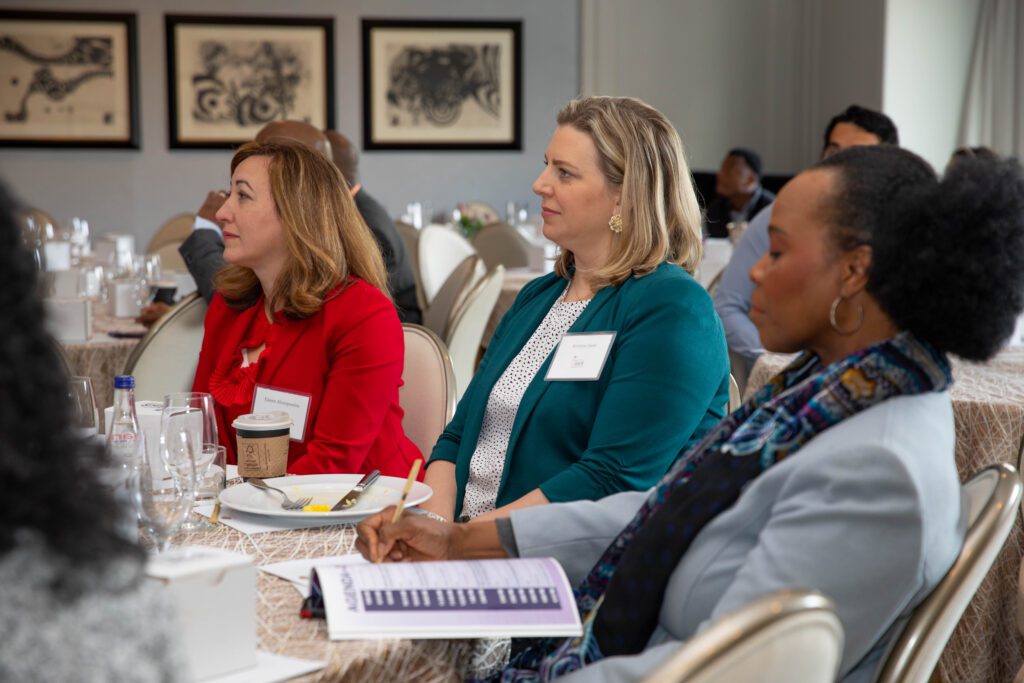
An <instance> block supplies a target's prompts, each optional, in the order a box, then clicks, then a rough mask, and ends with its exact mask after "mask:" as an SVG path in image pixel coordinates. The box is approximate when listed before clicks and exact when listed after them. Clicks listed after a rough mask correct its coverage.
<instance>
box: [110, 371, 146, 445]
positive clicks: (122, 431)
mask: <svg viewBox="0 0 1024 683" xmlns="http://www.w3.org/2000/svg"><path fill="white" fill-rule="evenodd" d="M141 440H142V437H141V436H140V433H139V418H138V417H137V416H136V415H135V378H134V377H132V376H131V375H118V376H117V377H115V378H114V412H113V415H112V416H111V420H110V436H109V437H107V449H108V450H109V451H110V455H111V457H112V458H113V460H114V462H115V463H119V464H125V463H128V462H131V461H133V460H135V458H136V457H137V456H138V455H139V452H138V448H139V444H140V441H141Z"/></svg>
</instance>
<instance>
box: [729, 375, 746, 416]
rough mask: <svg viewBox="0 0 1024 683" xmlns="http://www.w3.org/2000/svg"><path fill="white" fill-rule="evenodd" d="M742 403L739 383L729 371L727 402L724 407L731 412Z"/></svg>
mask: <svg viewBox="0 0 1024 683" xmlns="http://www.w3.org/2000/svg"><path fill="white" fill-rule="evenodd" d="M741 405H743V397H742V395H741V394H740V385H739V384H737V383H736V378H735V377H733V376H732V373H731V372H730V373H729V403H728V404H726V408H727V409H728V411H729V412H730V413H731V412H732V411H734V410H736V409H737V408H739V407H740V406H741Z"/></svg>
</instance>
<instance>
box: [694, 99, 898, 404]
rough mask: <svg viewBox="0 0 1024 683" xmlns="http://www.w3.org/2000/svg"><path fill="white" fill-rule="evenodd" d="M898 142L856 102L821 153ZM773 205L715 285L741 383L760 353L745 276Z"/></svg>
mask: <svg viewBox="0 0 1024 683" xmlns="http://www.w3.org/2000/svg"><path fill="white" fill-rule="evenodd" d="M880 144H885V145H898V144H899V133H898V132H897V130H896V126H895V124H893V122H892V120H891V119H890V118H889V117H888V116H886V115H885V114H883V113H881V112H877V111H872V110H870V109H865V108H864V107H859V106H857V105H855V104H853V105H850V106H849V107H847V108H846V109H845V110H844V111H842V112H841V113H839V114H836V115H835V116H833V117H832V120H831V121H829V122H828V126H827V127H826V128H825V140H824V146H823V147H822V150H821V158H822V159H825V158H828V157H829V156H830V155H832V154H835V153H836V152H839V151H841V150H844V149H847V148H849V147H856V146H862V145H880ZM771 216H772V207H771V205H768V206H766V207H765V208H763V209H761V211H759V212H758V213H757V214H756V215H755V216H754V219H753V220H752V221H751V222H750V225H748V226H747V230H746V232H744V233H743V236H742V237H740V239H739V242H737V244H736V248H735V250H734V251H733V254H732V258H731V259H730V260H729V264H728V265H727V266H726V267H725V270H723V271H722V276H721V278H720V279H719V281H718V286H717V287H716V288H715V292H714V299H715V310H716V311H718V315H719V316H721V318H722V325H723V326H724V327H725V339H726V341H727V342H728V343H729V351H730V352H731V353H730V357H731V359H732V361H733V367H732V373H733V375H735V376H736V379H737V381H740V383H741V384H743V383H745V381H746V376H747V373H748V372H749V371H750V369H751V368H753V366H754V363H755V362H756V361H757V358H758V356H760V355H761V354H762V353H764V347H763V346H762V344H761V338H760V337H759V336H758V334H757V329H756V327H755V326H754V323H753V322H752V321H751V319H750V295H751V293H752V292H753V290H754V286H753V283H752V282H751V281H750V278H749V277H748V273H749V272H750V268H751V266H753V265H754V263H756V262H757V261H758V260H759V259H760V258H761V257H762V256H764V254H765V253H767V251H768V223H769V222H770V221H771Z"/></svg>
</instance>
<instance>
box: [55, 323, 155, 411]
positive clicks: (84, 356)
mask: <svg viewBox="0 0 1024 683" xmlns="http://www.w3.org/2000/svg"><path fill="white" fill-rule="evenodd" d="M145 331H146V328H145V327H143V326H142V325H140V324H139V323H137V322H135V321H133V320H131V319H122V318H110V317H107V316H100V315H97V316H95V318H94V319H93V336H92V338H91V339H89V340H88V341H82V342H61V346H62V347H64V352H65V354H66V355H67V358H68V364H69V365H70V366H71V372H72V373H74V374H75V375H77V376H81V377H88V378H90V379H91V380H92V389H93V392H94V393H95V396H96V407H97V408H98V409H99V411H100V419H102V416H103V409H104V408H106V407H107V406H110V405H113V403H114V376H115V375H120V374H121V373H122V372H124V366H125V364H126V363H127V362H128V357H129V356H130V355H132V350H133V349H134V348H135V347H136V346H137V345H138V343H139V337H129V338H121V337H111V336H110V335H108V334H107V333H108V332H127V333H132V334H138V335H140V336H141V334H142V333H144V332H145Z"/></svg>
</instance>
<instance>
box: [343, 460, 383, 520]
mask: <svg viewBox="0 0 1024 683" xmlns="http://www.w3.org/2000/svg"><path fill="white" fill-rule="evenodd" d="M378 478H380V470H374V471H372V472H370V473H369V474H367V475H366V476H365V477H363V478H362V479H360V480H359V483H358V484H356V485H355V486H354V487H352V490H351V491H349V492H348V493H346V494H345V497H344V498H342V499H341V500H339V501H338V502H337V503H335V504H334V507H332V508H331V512H337V511H338V510H344V509H346V508H350V507H352V506H353V505H355V504H356V501H357V500H359V496H361V495H363V492H364V491H366V489H368V488H370V487H371V486H372V485H373V482H375V481H377V479H378Z"/></svg>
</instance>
